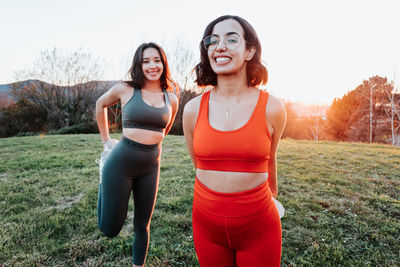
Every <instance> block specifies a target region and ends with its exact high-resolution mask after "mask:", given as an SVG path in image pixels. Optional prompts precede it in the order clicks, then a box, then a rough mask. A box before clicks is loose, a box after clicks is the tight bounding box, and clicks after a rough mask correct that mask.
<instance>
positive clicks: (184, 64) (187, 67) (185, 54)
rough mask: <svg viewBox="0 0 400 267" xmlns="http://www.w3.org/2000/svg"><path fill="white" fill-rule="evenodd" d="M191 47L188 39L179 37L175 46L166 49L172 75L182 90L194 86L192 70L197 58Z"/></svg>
mask: <svg viewBox="0 0 400 267" xmlns="http://www.w3.org/2000/svg"><path fill="white" fill-rule="evenodd" d="M189 47H190V46H189V45H188V43H187V42H186V41H184V40H182V39H180V38H177V39H176V41H175V43H174V45H173V47H172V48H171V49H167V51H166V54H167V57H168V62H169V64H170V68H171V73H172V76H173V78H174V80H175V81H176V82H177V83H178V84H179V86H180V88H181V90H188V89H192V88H193V86H194V83H193V81H192V79H191V72H192V69H193V68H194V66H195V61H196V60H195V56H194V53H193V51H192V50H191V49H190V48H189Z"/></svg>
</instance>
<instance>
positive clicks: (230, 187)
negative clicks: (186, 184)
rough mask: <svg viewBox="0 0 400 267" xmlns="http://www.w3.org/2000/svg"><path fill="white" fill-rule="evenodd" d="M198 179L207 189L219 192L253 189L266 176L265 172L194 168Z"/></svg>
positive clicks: (261, 182) (263, 180) (264, 179)
mask: <svg viewBox="0 0 400 267" xmlns="http://www.w3.org/2000/svg"><path fill="white" fill-rule="evenodd" d="M196 176H197V179H199V181H200V182H201V183H202V184H204V185H205V186H207V187H208V188H209V189H211V190H214V191H217V192H221V193H236V192H241V191H246V190H249V189H253V188H255V187H257V186H259V185H260V184H263V183H264V182H265V181H266V180H267V178H268V175H267V173H248V172H225V171H210V170H202V169H197V170H196Z"/></svg>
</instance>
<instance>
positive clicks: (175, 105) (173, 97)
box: [165, 93, 179, 135]
mask: <svg viewBox="0 0 400 267" xmlns="http://www.w3.org/2000/svg"><path fill="white" fill-rule="evenodd" d="M168 98H169V102H170V103H171V107H172V116H171V120H170V121H169V124H168V125H167V128H166V129H165V135H167V134H168V133H169V131H170V130H171V127H172V125H173V124H174V121H175V117H176V113H177V112H178V108H179V100H178V98H177V97H176V95H174V94H171V93H168Z"/></svg>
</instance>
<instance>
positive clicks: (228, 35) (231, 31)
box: [208, 19, 254, 75]
mask: <svg viewBox="0 0 400 267" xmlns="http://www.w3.org/2000/svg"><path fill="white" fill-rule="evenodd" d="M212 35H213V36H215V37H217V39H219V42H218V44H217V45H216V47H215V49H214V50H212V49H209V50H208V59H209V61H210V65H211V68H212V70H213V71H214V72H215V73H216V74H217V75H218V74H221V75H227V74H233V73H236V72H238V71H239V70H241V69H243V68H244V69H245V68H246V61H248V60H249V59H251V56H252V55H253V54H254V52H253V49H247V48H246V41H245V40H244V38H243V36H244V30H243V28H242V26H241V25H240V24H239V22H237V21H236V20H234V19H227V20H223V21H221V22H219V23H217V24H215V26H214V29H213V31H212ZM232 36H239V43H238V44H237V45H235V48H234V49H229V42H232V41H235V40H237V39H235V38H232ZM234 39H235V40H234ZM213 44H215V42H214V43H213Z"/></svg>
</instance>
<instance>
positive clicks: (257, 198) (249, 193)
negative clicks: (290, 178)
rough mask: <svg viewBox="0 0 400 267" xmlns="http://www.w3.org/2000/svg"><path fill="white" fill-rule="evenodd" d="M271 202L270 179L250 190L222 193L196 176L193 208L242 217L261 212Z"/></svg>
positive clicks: (220, 214)
mask: <svg viewBox="0 0 400 267" xmlns="http://www.w3.org/2000/svg"><path fill="white" fill-rule="evenodd" d="M271 204H273V203H272V199H271V190H270V189H269V186H268V181H265V182H264V183H262V184H261V185H259V186H257V187H255V188H252V189H249V190H245V191H241V192H236V193H221V192H217V191H214V190H212V189H210V188H208V187H206V186H205V185H204V184H202V183H201V182H200V181H199V179H197V177H196V180H195V184H194V196H193V209H199V210H205V211H207V212H210V213H212V214H214V215H217V216H225V217H242V216H247V215H251V214H255V213H258V212H261V211H263V210H265V209H266V208H268V207H269V206H270V205H271Z"/></svg>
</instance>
